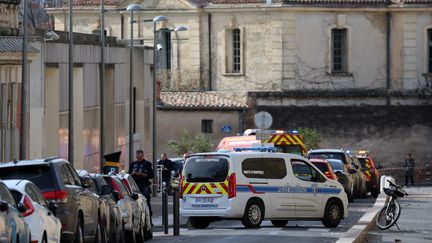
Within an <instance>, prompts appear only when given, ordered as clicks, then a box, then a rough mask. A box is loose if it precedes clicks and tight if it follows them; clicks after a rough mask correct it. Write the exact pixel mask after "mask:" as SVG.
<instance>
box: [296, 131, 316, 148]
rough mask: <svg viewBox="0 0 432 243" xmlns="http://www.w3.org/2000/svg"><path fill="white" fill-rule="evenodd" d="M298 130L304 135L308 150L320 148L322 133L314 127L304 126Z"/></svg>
mask: <svg viewBox="0 0 432 243" xmlns="http://www.w3.org/2000/svg"><path fill="white" fill-rule="evenodd" d="M298 131H299V133H300V135H302V136H303V140H304V143H305V146H306V150H309V149H315V148H318V146H319V143H320V142H321V135H320V134H319V133H318V132H317V131H316V130H315V129H314V128H308V127H302V128H299V129H298Z"/></svg>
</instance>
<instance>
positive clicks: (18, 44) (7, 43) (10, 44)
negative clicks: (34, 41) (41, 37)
mask: <svg viewBox="0 0 432 243" xmlns="http://www.w3.org/2000/svg"><path fill="white" fill-rule="evenodd" d="M27 50H28V51H29V52H36V53H37V52H39V51H38V49H36V48H34V47H33V46H31V45H27ZM21 51H22V39H21V38H17V37H1V38H0V53H1V52H21Z"/></svg>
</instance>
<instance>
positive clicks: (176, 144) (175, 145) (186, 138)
mask: <svg viewBox="0 0 432 243" xmlns="http://www.w3.org/2000/svg"><path fill="white" fill-rule="evenodd" d="M168 146H170V147H171V149H172V151H173V152H174V153H176V154H177V155H178V156H181V155H183V154H184V153H191V152H192V153H200V152H209V151H210V150H211V149H212V148H213V144H212V143H211V141H210V138H209V137H208V136H206V135H204V134H196V135H195V136H193V135H191V134H190V133H189V132H188V131H186V130H183V132H182V134H181V136H180V139H179V140H178V141H177V140H174V139H172V140H169V141H168Z"/></svg>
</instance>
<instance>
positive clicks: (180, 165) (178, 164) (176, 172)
mask: <svg viewBox="0 0 432 243" xmlns="http://www.w3.org/2000/svg"><path fill="white" fill-rule="evenodd" d="M170 160H171V161H172V162H174V164H175V169H174V171H173V172H174V173H173V174H172V175H173V177H176V178H177V177H179V176H180V173H181V170H182V169H183V165H184V158H172V159H170Z"/></svg>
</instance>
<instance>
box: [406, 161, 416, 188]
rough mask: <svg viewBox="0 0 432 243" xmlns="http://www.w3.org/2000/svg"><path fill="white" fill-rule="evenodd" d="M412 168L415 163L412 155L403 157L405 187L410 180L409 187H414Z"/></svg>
mask: <svg viewBox="0 0 432 243" xmlns="http://www.w3.org/2000/svg"><path fill="white" fill-rule="evenodd" d="M414 168H415V161H414V159H413V158H412V155H411V154H407V155H405V186H408V180H409V179H411V185H412V186H414Z"/></svg>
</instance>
